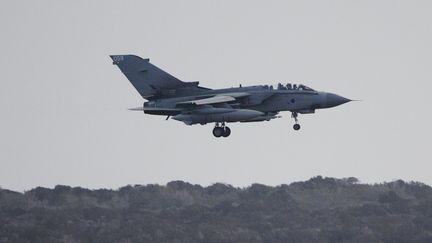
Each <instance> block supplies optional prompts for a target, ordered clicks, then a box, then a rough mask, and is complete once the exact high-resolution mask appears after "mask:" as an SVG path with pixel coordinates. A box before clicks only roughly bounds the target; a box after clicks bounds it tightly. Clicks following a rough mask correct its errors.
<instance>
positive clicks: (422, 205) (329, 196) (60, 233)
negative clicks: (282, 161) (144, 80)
mask: <svg viewBox="0 0 432 243" xmlns="http://www.w3.org/2000/svg"><path fill="white" fill-rule="evenodd" d="M0 242H32V243H36V242H70V243H71V242H104V243H106V242H123V243H126V242H128V243H129V242H177V243H180V242H206V243H212V242H432V188H431V187H430V186H427V185H424V184H422V183H417V182H410V183H407V182H404V181H401V180H398V181H394V182H390V183H382V184H374V185H368V184H361V183H358V180H357V179H356V178H346V179H335V178H323V177H321V176H318V177H314V178H312V179H310V180H308V181H305V182H295V183H291V184H290V185H280V186H276V187H271V186H265V185H261V184H253V185H251V186H249V187H247V188H235V187H233V186H230V185H226V184H220V183H217V184H213V185H211V186H208V187H202V186H200V185H192V184H189V183H186V182H183V181H173V182H170V183H168V184H167V185H165V186H161V185H134V186H130V185H129V186H125V187H122V188H119V189H118V190H107V189H99V190H88V189H84V188H80V187H74V188H72V187H69V186H61V185H59V186H56V187H55V188H54V189H47V188H42V187H37V188H35V189H32V190H30V191H27V192H25V193H18V192H13V191H10V190H6V189H1V190H0Z"/></svg>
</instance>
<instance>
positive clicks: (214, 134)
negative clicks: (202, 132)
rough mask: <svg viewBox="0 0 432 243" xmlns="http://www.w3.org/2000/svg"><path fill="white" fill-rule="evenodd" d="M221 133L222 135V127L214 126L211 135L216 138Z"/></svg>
mask: <svg viewBox="0 0 432 243" xmlns="http://www.w3.org/2000/svg"><path fill="white" fill-rule="evenodd" d="M222 135H224V130H223V128H222V127H215V128H213V136H215V137H217V138H218V137H220V136H222Z"/></svg>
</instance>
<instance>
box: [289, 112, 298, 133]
mask: <svg viewBox="0 0 432 243" xmlns="http://www.w3.org/2000/svg"><path fill="white" fill-rule="evenodd" d="M297 116H298V114H297V112H292V113H291V117H292V118H294V121H295V124H294V126H293V128H294V130H296V131H298V130H300V124H298V119H297Z"/></svg>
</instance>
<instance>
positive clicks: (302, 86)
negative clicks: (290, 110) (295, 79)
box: [299, 84, 315, 91]
mask: <svg viewBox="0 0 432 243" xmlns="http://www.w3.org/2000/svg"><path fill="white" fill-rule="evenodd" d="M299 89H300V90H306V91H315V90H313V89H311V88H309V87H308V86H306V85H303V84H300V86H299Z"/></svg>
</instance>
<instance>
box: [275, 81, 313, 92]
mask: <svg viewBox="0 0 432 243" xmlns="http://www.w3.org/2000/svg"><path fill="white" fill-rule="evenodd" d="M277 89H278V90H304V91H315V90H313V89H311V88H309V87H307V86H306V85H303V84H291V83H287V84H286V85H283V84H281V83H278V86H277Z"/></svg>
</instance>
